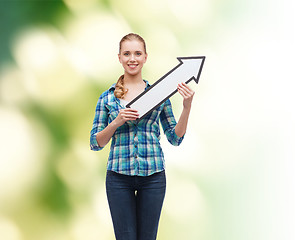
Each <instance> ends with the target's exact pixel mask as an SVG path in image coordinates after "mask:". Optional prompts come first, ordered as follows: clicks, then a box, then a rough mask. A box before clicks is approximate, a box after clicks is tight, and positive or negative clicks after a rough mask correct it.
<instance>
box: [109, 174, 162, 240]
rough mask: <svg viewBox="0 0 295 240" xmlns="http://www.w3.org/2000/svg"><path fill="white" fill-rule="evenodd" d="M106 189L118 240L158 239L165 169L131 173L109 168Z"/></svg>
mask: <svg viewBox="0 0 295 240" xmlns="http://www.w3.org/2000/svg"><path fill="white" fill-rule="evenodd" d="M106 190H107V198H108V202H109V207H110V211H111V216H112V221H113V226H114V231H115V236H116V239H117V240H155V239H156V237H157V231H158V224H159V219H160V214H161V209H162V205H163V201H164V197H165V192H166V176H165V171H162V172H159V173H155V174H152V175H150V176H146V177H141V176H127V175H122V174H119V173H115V172H112V171H107V176H106Z"/></svg>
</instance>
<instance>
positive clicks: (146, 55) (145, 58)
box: [144, 53, 148, 63]
mask: <svg viewBox="0 0 295 240" xmlns="http://www.w3.org/2000/svg"><path fill="white" fill-rule="evenodd" d="M147 57H148V54H147V53H146V54H145V57H144V63H146V60H147Z"/></svg>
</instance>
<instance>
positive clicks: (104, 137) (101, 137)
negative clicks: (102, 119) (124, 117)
mask: <svg viewBox="0 0 295 240" xmlns="http://www.w3.org/2000/svg"><path fill="white" fill-rule="evenodd" d="M118 127H119V126H118V125H117V124H116V121H113V122H111V123H110V124H109V125H108V126H107V127H106V128H105V129H103V130H102V131H100V132H99V133H97V134H96V141H97V143H98V145H99V146H100V147H104V146H105V145H107V144H108V142H109V141H110V140H111V138H112V136H113V135H114V133H115V131H116V129H117V128H118Z"/></svg>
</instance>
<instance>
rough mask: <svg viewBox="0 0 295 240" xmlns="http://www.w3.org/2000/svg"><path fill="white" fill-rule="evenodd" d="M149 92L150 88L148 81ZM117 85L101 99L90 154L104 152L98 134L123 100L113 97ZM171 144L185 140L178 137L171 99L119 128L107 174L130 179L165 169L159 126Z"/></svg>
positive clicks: (111, 150) (116, 114) (111, 118)
mask: <svg viewBox="0 0 295 240" xmlns="http://www.w3.org/2000/svg"><path fill="white" fill-rule="evenodd" d="M145 82H146V89H147V88H148V87H149V86H150V85H149V83H148V82H147V81H145ZM115 85H116V84H113V85H112V86H111V87H110V88H109V89H108V90H107V91H105V92H104V93H102V95H101V96H100V97H99V99H98V102H97V105H96V110H95V117H94V120H93V126H92V130H91V132H90V147H91V150H94V151H99V150H101V149H102V147H100V146H99V145H98V143H97V141H96V134H97V133H98V132H100V131H102V130H103V129H104V128H105V127H106V126H107V125H108V124H109V123H111V122H112V121H113V120H114V119H115V118H116V117H117V116H118V113H119V111H120V109H122V108H124V106H122V105H121V104H120V99H118V98H116V97H115V95H114V90H115ZM159 120H160V122H161V124H162V128H163V131H164V133H165V135H166V137H167V139H168V141H169V142H170V143H171V144H172V145H175V146H178V145H179V144H180V143H181V142H182V140H183V137H178V136H177V135H176V134H175V126H176V121H175V118H174V116H173V112H172V106H171V102H170V100H169V99H168V100H167V101H165V102H164V103H163V104H162V105H160V106H159V107H158V108H156V109H155V110H154V111H152V112H151V113H150V114H148V115H146V116H145V117H144V118H142V119H141V120H140V121H127V122H125V123H124V124H123V125H122V126H120V127H118V128H117V129H116V131H115V133H114V135H113V136H112V143H111V147H110V154H109V159H108V164H107V170H111V171H114V172H117V173H120V174H125V175H131V176H135V175H136V176H149V175H151V174H153V173H156V172H160V171H163V170H164V169H165V161H164V154H163V151H162V148H161V145H160V126H159Z"/></svg>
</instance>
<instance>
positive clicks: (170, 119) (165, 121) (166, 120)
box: [160, 99, 184, 146]
mask: <svg viewBox="0 0 295 240" xmlns="http://www.w3.org/2000/svg"><path fill="white" fill-rule="evenodd" d="M160 121H161V124H162V127H163V131H164V134H165V135H166V137H167V139H168V141H169V142H170V143H171V144H172V145H174V146H179V145H180V144H181V142H182V140H183V138H184V136H182V137H178V136H177V135H176V133H175V126H176V124H177V122H176V120H175V118H174V115H173V111H172V105H171V102H170V100H169V99H168V100H167V101H166V102H165V103H164V108H163V110H162V112H161V113H160Z"/></svg>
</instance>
